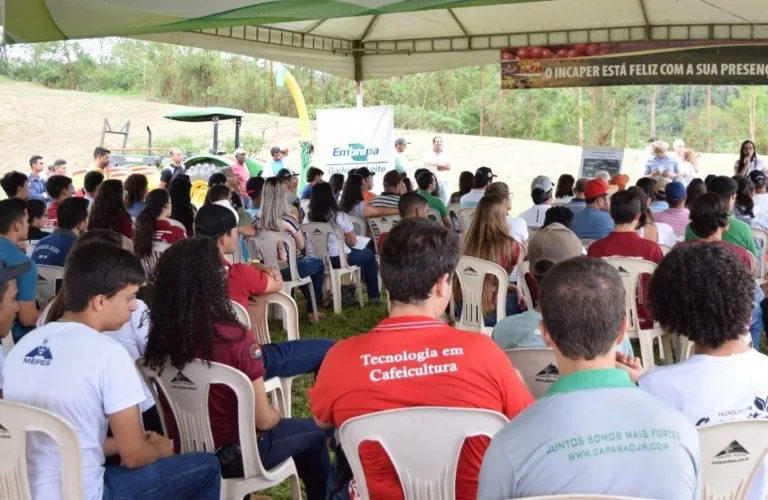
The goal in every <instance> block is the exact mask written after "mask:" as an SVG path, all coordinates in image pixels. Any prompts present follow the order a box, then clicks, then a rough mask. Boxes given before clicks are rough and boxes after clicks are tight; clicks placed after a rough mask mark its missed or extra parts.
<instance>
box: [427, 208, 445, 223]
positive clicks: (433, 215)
mask: <svg viewBox="0 0 768 500" xmlns="http://www.w3.org/2000/svg"><path fill="white" fill-rule="evenodd" d="M427 219H429V220H431V221H432V222H442V220H443V218H442V217H440V212H439V211H438V210H437V209H435V208H432V207H429V208H427Z"/></svg>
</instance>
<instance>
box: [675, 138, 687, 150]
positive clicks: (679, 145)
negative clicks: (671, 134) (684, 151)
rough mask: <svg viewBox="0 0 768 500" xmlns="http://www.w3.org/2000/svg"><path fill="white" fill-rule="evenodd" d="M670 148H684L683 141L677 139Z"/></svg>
mask: <svg viewBox="0 0 768 500" xmlns="http://www.w3.org/2000/svg"><path fill="white" fill-rule="evenodd" d="M672 147H673V148H675V149H677V148H684V147H685V141H684V140H682V139H678V140H676V141H675V142H673V143H672Z"/></svg>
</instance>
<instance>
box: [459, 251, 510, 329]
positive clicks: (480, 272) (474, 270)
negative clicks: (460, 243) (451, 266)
mask: <svg viewBox="0 0 768 500" xmlns="http://www.w3.org/2000/svg"><path fill="white" fill-rule="evenodd" d="M489 274H490V275H491V276H495V277H496V279H497V280H498V283H499V284H498V289H497V292H496V321H500V320H501V319H502V318H504V317H505V316H506V315H507V307H506V304H507V283H508V281H509V275H508V274H507V272H506V271H505V270H504V268H503V267H501V266H500V265H498V264H495V263H493V262H488V261H487V260H482V259H477V258H475V257H467V256H466V255H462V256H461V257H460V258H459V264H458V266H457V267H456V275H457V276H458V277H459V286H460V287H461V297H462V301H463V306H462V309H461V318H460V319H459V324H458V325H457V328H459V329H469V330H475V331H478V332H483V333H485V315H484V314H483V283H484V282H485V276H486V275H489Z"/></svg>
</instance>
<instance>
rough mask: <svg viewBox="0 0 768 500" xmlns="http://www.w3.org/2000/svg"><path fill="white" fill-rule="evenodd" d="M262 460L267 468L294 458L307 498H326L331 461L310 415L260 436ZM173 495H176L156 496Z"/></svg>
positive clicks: (286, 421) (322, 434)
mask: <svg viewBox="0 0 768 500" xmlns="http://www.w3.org/2000/svg"><path fill="white" fill-rule="evenodd" d="M258 446H259V455H260V456H261V463H262V464H263V465H264V467H266V468H267V469H271V468H272V467H275V466H276V465H278V464H279V463H280V462H282V461H283V460H286V459H287V458H289V457H293V461H294V462H295V463H296V470H297V471H298V473H299V477H300V478H301V480H302V481H303V482H304V490H305V491H306V493H307V500H325V497H326V492H327V491H328V480H329V477H330V475H331V460H330V458H329V457H328V447H327V444H326V440H325V431H323V429H321V428H320V427H318V426H317V424H315V422H314V421H313V420H312V419H311V418H284V419H282V420H280V422H279V423H278V424H277V425H276V426H275V427H273V428H272V429H271V430H269V431H267V432H263V433H262V434H261V435H260V436H259V439H258ZM157 498H174V497H170V496H168V497H157Z"/></svg>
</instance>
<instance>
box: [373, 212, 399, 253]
mask: <svg viewBox="0 0 768 500" xmlns="http://www.w3.org/2000/svg"><path fill="white" fill-rule="evenodd" d="M365 221H366V222H367V223H368V228H369V229H370V230H371V237H372V238H373V244H374V246H375V247H376V253H377V254H378V253H379V252H380V250H379V248H378V244H379V235H381V233H388V232H389V231H392V228H394V227H395V224H397V223H398V222H400V216H399V215H385V216H384V217H368V218H367V219H365Z"/></svg>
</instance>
